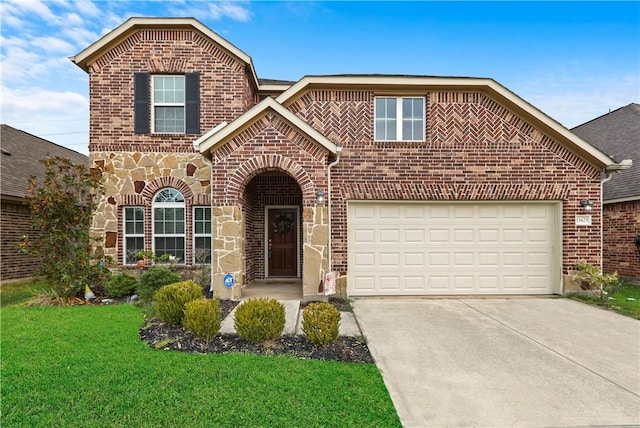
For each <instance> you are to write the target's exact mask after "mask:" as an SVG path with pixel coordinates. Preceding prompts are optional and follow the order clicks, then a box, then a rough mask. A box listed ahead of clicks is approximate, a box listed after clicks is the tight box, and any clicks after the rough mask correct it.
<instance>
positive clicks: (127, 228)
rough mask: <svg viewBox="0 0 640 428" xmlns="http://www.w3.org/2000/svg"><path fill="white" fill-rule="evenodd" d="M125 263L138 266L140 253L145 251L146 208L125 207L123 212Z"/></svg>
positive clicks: (123, 253) (123, 252)
mask: <svg viewBox="0 0 640 428" xmlns="http://www.w3.org/2000/svg"><path fill="white" fill-rule="evenodd" d="M123 216H124V217H123V229H124V234H123V236H124V239H123V245H124V248H123V251H122V255H123V259H124V260H123V261H122V263H123V264H125V265H131V264H136V261H137V260H138V257H137V255H136V254H137V253H138V251H144V207H124V210H123Z"/></svg>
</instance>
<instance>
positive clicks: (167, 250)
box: [155, 237, 184, 263]
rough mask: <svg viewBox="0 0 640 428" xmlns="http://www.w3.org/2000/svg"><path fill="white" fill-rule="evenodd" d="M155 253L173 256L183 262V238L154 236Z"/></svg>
mask: <svg viewBox="0 0 640 428" xmlns="http://www.w3.org/2000/svg"><path fill="white" fill-rule="evenodd" d="M155 254H156V256H162V255H165V254H168V255H170V256H175V257H176V260H177V261H178V263H184V238H167V237H156V238H155Z"/></svg>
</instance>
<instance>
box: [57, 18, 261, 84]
mask: <svg viewBox="0 0 640 428" xmlns="http://www.w3.org/2000/svg"><path fill="white" fill-rule="evenodd" d="M143 28H148V29H154V28H159V29H195V30H197V31H198V32H200V33H201V34H203V35H204V36H206V37H208V38H210V39H211V40H213V41H215V42H216V44H218V45H219V46H220V47H221V48H222V49H223V50H224V51H225V52H227V53H228V54H229V55H231V56H232V57H233V58H235V59H237V60H239V61H241V62H243V63H244V64H245V65H246V67H247V68H248V69H249V73H250V74H251V78H252V81H253V82H252V83H253V85H254V86H255V88H256V89H257V88H258V87H259V83H258V76H257V74H256V71H255V67H254V66H253V61H252V59H251V57H250V56H249V55H247V54H246V53H244V52H243V51H241V50H240V49H238V48H237V47H236V46H234V45H233V44H232V43H230V42H229V41H227V40H226V39H225V38H223V37H222V36H220V35H219V34H217V33H215V32H214V31H212V30H211V29H209V28H208V27H207V26H206V25H204V24H202V23H201V22H200V21H198V20H197V19H195V18H148V17H132V18H129V19H127V20H126V21H125V22H124V23H122V24H121V25H119V26H118V27H116V28H114V29H113V30H111V31H110V32H109V33H107V34H105V35H104V36H102V37H101V38H100V39H98V40H97V41H95V42H94V43H92V44H91V45H89V46H88V47H86V48H85V49H83V50H82V51H81V52H79V53H78V54H76V55H73V56H71V57H69V59H70V60H71V61H72V62H73V63H74V64H76V65H77V66H78V67H80V68H81V69H83V70H84V71H86V72H88V71H89V65H90V64H91V63H92V62H93V61H94V60H95V59H96V58H97V57H99V56H100V55H101V54H102V53H103V52H104V51H106V50H108V49H110V48H111V47H113V46H116V45H117V44H118V43H120V42H122V41H123V40H124V39H126V38H127V37H129V36H130V35H131V34H133V33H134V32H136V31H138V30H139V29H143Z"/></svg>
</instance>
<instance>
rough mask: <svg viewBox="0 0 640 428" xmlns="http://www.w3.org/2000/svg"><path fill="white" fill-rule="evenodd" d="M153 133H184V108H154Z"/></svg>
mask: <svg viewBox="0 0 640 428" xmlns="http://www.w3.org/2000/svg"><path fill="white" fill-rule="evenodd" d="M154 126H155V128H154V129H155V132H184V107H158V106H156V107H155V123H154Z"/></svg>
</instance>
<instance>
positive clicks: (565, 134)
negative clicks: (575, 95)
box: [276, 74, 629, 171]
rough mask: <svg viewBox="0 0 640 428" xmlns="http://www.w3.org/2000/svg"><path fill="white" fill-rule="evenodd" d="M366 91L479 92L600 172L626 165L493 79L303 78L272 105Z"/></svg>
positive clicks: (359, 76) (405, 76)
mask: <svg viewBox="0 0 640 428" xmlns="http://www.w3.org/2000/svg"><path fill="white" fill-rule="evenodd" d="M315 88H320V89H324V90H326V89H350V88H356V89H357V88H366V89H368V90H374V91H378V92H380V93H391V94H401V93H403V92H409V91H416V90H423V89H428V90H429V91H433V90H454V91H479V92H483V93H485V94H486V95H487V96H489V97H490V98H492V99H493V100H495V101H496V102H498V103H499V104H501V105H503V106H505V107H506V108H508V109H509V110H511V111H512V112H513V113H515V114H516V115H518V116H520V117H522V118H524V119H525V120H526V121H527V122H529V123H531V124H532V125H533V126H535V127H536V128H538V129H540V130H541V131H542V132H543V133H545V134H546V135H548V136H549V137H551V138H553V139H554V140H555V141H558V142H559V143H560V144H562V145H563V146H565V147H566V148H567V149H569V150H570V151H572V152H573V153H575V154H577V155H578V156H580V157H581V158H582V159H584V160H585V161H587V162H589V163H591V164H592V165H594V166H596V167H597V168H599V169H603V170H616V171H617V170H622V169H626V168H628V167H629V165H628V164H627V163H624V162H622V163H620V164H617V163H616V162H615V161H614V160H613V159H611V158H610V157H609V156H607V155H606V154H605V153H603V152H602V151H601V150H599V149H598V148H596V147H594V146H592V145H591V144H589V143H587V142H586V141H584V140H583V139H582V138H580V137H578V136H577V135H576V134H574V133H572V132H571V131H569V130H568V129H567V128H565V127H564V126H562V125H561V124H560V123H558V122H556V121H555V120H554V119H552V118H551V117H549V116H547V115H546V114H545V113H543V112H542V111H540V110H538V109H537V108H536V107H534V106H532V105H531V104H529V103H528V102H526V101H525V100H523V99H522V98H520V97H519V96H517V95H516V94H514V93H513V92H511V91H510V90H508V89H507V88H505V87H504V86H502V85H500V84H499V83H497V82H496V81H495V80H493V79H489V78H476V77H436V76H411V75H380V74H366V75H355V74H344V75H330V76H305V77H303V78H302V79H301V80H299V81H298V82H296V83H295V84H294V85H291V87H289V88H288V89H287V90H285V91H284V92H283V93H282V94H280V95H279V96H278V97H277V98H276V101H277V102H278V103H281V104H282V105H284V106H285V107H287V106H289V105H290V104H291V103H293V102H294V101H295V100H296V99H297V98H299V97H300V96H302V95H303V94H304V93H305V92H307V91H308V90H311V89H315Z"/></svg>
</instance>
